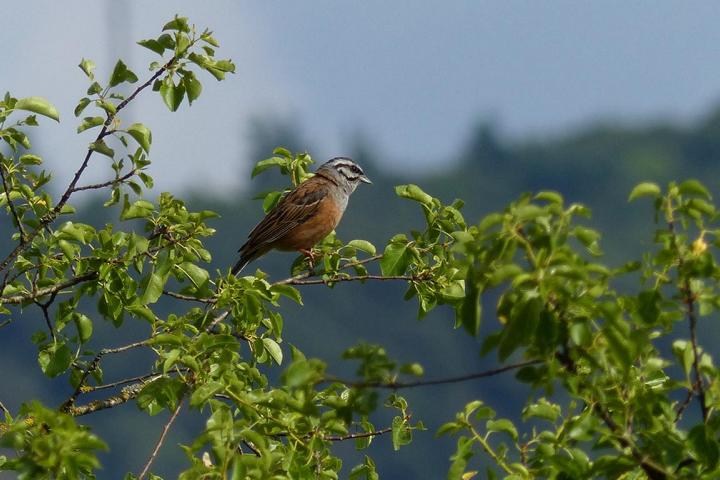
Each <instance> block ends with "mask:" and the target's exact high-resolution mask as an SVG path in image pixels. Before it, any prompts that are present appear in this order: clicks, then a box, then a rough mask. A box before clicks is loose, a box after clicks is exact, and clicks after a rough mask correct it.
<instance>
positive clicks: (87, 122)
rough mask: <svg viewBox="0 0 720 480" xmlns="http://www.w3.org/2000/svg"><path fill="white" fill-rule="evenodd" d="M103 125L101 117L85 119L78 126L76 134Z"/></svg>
mask: <svg viewBox="0 0 720 480" xmlns="http://www.w3.org/2000/svg"><path fill="white" fill-rule="evenodd" d="M103 123H105V119H104V118H103V117H85V118H83V120H82V123H80V125H78V127H77V133H80V132H84V131H85V130H87V129H88V128H93V127H97V126H98V125H102V124H103Z"/></svg>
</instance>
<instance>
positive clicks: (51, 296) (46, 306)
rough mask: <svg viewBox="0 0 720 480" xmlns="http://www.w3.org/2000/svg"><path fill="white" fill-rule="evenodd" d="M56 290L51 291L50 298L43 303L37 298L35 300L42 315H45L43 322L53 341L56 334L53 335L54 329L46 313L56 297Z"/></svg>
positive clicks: (55, 338) (55, 339)
mask: <svg viewBox="0 0 720 480" xmlns="http://www.w3.org/2000/svg"><path fill="white" fill-rule="evenodd" d="M57 294H58V292H57V291H56V292H53V293H52V294H51V295H50V299H49V300H48V301H47V302H45V303H40V302H38V301H37V300H35V304H36V305H37V306H38V307H40V308H41V309H42V312H43V317H45V323H46V324H47V327H48V330H50V336H51V337H52V339H53V342H56V341H57V336H56V335H55V329H54V328H53V324H52V322H51V321H50V314H49V313H48V309H49V308H50V305H52V303H53V302H54V301H55V297H57Z"/></svg>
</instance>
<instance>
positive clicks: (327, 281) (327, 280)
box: [282, 275, 429, 285]
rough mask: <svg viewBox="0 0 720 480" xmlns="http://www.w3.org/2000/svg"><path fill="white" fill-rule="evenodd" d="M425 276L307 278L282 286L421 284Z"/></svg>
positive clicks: (287, 282) (291, 281)
mask: <svg viewBox="0 0 720 480" xmlns="http://www.w3.org/2000/svg"><path fill="white" fill-rule="evenodd" d="M427 278H429V277H428V276H427V275H334V276H332V277H330V278H309V279H307V280H289V281H284V282H283V283H282V284H283V285H328V284H332V283H338V282H364V281H365V280H405V281H408V282H421V281H423V280H426V279H427Z"/></svg>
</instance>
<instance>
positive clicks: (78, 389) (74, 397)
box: [60, 339, 150, 415]
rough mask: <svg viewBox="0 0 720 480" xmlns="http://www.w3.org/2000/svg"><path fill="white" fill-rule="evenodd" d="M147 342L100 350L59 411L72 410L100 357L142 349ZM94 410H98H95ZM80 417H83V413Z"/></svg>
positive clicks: (147, 340)
mask: <svg viewBox="0 0 720 480" xmlns="http://www.w3.org/2000/svg"><path fill="white" fill-rule="evenodd" d="M149 340H150V339H146V340H142V341H140V342H135V343H131V344H129V345H124V346H122V347H115V348H103V349H102V350H100V351H99V352H98V354H97V355H95V358H94V359H93V361H92V362H90V365H88V366H87V368H86V369H85V371H84V372H83V374H82V377H80V381H79V382H78V386H77V387H76V388H75V391H74V392H73V393H72V395H70V397H69V398H68V399H67V400H65V401H64V402H63V404H62V405H60V410H61V411H63V412H70V411H71V408H73V405H74V404H75V400H77V398H78V396H79V395H80V393H82V390H83V386H84V385H85V381H86V380H87V378H88V376H89V375H90V374H91V373H92V372H93V371H94V370H95V369H96V368H98V365H99V364H100V360H101V359H102V357H104V356H105V355H109V354H112V353H121V352H126V351H128V350H131V349H133V348H138V347H143V346H145V345H147V344H148V342H149ZM142 385H144V383H143V384H141V386H142ZM138 391H139V390H138ZM133 398H134V397H133ZM125 401H127V400H125ZM120 403H124V402H120ZM109 406H114V405H109ZM103 408H108V407H103ZM95 410H99V408H96V409H95ZM95 410H92V411H95ZM88 413H90V412H88ZM71 414H72V413H71ZM82 415H84V413H83V414H82Z"/></svg>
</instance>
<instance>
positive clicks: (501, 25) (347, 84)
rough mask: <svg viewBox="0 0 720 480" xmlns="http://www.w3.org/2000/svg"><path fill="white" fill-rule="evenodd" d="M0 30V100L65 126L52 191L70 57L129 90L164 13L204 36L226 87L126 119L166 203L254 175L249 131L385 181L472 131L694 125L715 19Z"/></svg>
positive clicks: (488, 7)
mask: <svg viewBox="0 0 720 480" xmlns="http://www.w3.org/2000/svg"><path fill="white" fill-rule="evenodd" d="M3 12H4V17H5V19H6V20H9V21H6V22H5V23H4V26H3V28H2V30H0V44H1V45H2V46H3V56H4V59H3V62H2V66H1V67H0V88H1V89H2V90H10V91H11V92H12V93H13V94H14V95H15V96H17V97H22V96H29V95H42V96H45V97H47V98H48V99H50V100H51V101H53V102H54V103H55V104H56V105H57V106H58V108H59V109H60V112H61V117H62V122H61V124H60V125H59V126H58V125H49V124H50V122H44V123H45V124H46V125H48V128H45V129H44V130H43V138H44V141H43V142H42V145H40V144H38V147H41V153H43V154H44V155H45V157H46V160H47V161H48V163H49V166H50V167H51V168H60V169H61V170H62V171H63V172H64V174H65V175H69V174H70V171H71V169H72V168H75V167H76V166H77V164H78V162H79V161H80V159H81V158H82V153H83V150H84V148H85V146H86V144H87V142H89V141H90V140H91V138H90V134H89V133H86V134H84V135H82V136H80V137H78V136H77V135H76V134H75V133H74V131H75V127H76V126H77V121H76V119H75V118H74V116H73V114H72V110H73V108H74V105H75V103H76V101H77V99H78V98H80V97H81V96H82V95H83V94H84V90H85V89H86V87H87V84H86V80H85V78H84V76H83V74H82V73H81V72H80V70H79V69H78V68H76V67H75V66H76V65H77V64H78V62H79V60H80V59H81V58H82V57H86V58H91V59H93V60H94V61H95V62H96V63H97V64H98V72H99V74H100V75H101V76H104V77H103V78H106V77H107V75H108V74H109V71H110V69H111V68H112V65H113V64H114V62H115V59H116V58H117V57H118V56H122V57H123V58H124V59H125V60H126V62H127V63H128V64H129V65H130V66H131V67H132V68H133V69H135V71H136V73H138V75H139V76H140V78H141V79H143V78H146V76H147V70H146V67H145V65H147V63H148V62H149V61H150V60H151V59H153V55H154V54H152V53H151V52H150V51H147V50H145V49H143V48H140V47H138V46H135V45H134V43H133V42H134V41H135V40H138V39H141V38H149V37H155V36H157V35H158V34H159V30H160V28H161V26H162V25H163V23H164V22H165V21H166V20H168V19H169V18H171V17H172V15H173V14H174V13H180V14H182V15H185V16H189V17H190V19H191V21H193V22H194V23H196V24H197V25H198V26H201V27H204V26H210V27H212V28H213V29H214V31H215V33H216V35H215V36H216V37H217V38H218V39H219V40H220V42H221V44H222V47H221V48H220V50H219V55H221V56H228V57H231V58H232V59H233V60H234V61H235V62H236V64H237V67H238V69H237V72H238V73H237V74H236V75H234V76H232V77H230V79H229V80H228V81H227V82H223V83H220V84H217V82H215V80H214V79H212V78H211V77H209V76H206V75H203V83H204V87H205V88H204V90H203V95H202V96H201V97H200V99H199V100H198V102H197V103H196V104H194V105H193V106H192V107H191V108H189V109H188V108H187V106H186V105H184V106H183V107H182V108H181V110H182V111H180V112H178V113H177V114H170V113H168V112H167V111H166V109H165V107H164V106H163V105H162V102H161V100H160V98H159V96H157V95H154V94H153V95H147V94H146V95H143V96H142V97H140V98H138V100H137V101H136V102H135V105H134V107H133V109H132V110H131V111H130V112H129V113H128V114H126V115H124V116H123V121H124V123H125V124H129V123H132V122H134V121H138V120H141V121H143V122H144V123H146V124H147V125H148V126H149V127H150V128H151V129H152V131H153V136H154V145H153V148H152V150H151V154H152V155H151V158H152V159H153V161H154V165H153V170H152V172H153V173H154V174H155V176H156V180H157V184H158V187H159V188H160V189H162V190H166V189H174V188H178V187H181V186H187V185H194V186H196V187H198V186H199V187H200V188H205V186H206V185H213V187H214V188H226V187H234V186H237V185H239V184H241V183H242V181H243V180H241V178H240V176H241V175H243V174H244V173H246V172H247V168H249V167H247V165H249V164H250V162H252V161H255V160H257V159H250V158H248V156H247V149H246V145H247V140H248V138H247V134H248V122H249V120H250V119H252V118H257V117H258V116H265V115H273V116H278V117H281V118H290V119H292V121H293V122H296V123H297V124H298V125H299V126H300V127H301V130H302V132H304V133H305V134H306V136H307V137H308V138H309V140H310V141H311V142H312V146H313V147H314V148H315V150H313V151H312V152H311V153H313V154H314V156H315V157H316V158H318V159H323V158H324V157H326V156H328V155H332V154H340V153H343V151H342V148H343V146H344V145H347V142H348V139H349V138H351V137H352V136H353V135H354V134H356V133H357V132H363V134H364V135H365V136H366V137H369V138H371V139H372V140H373V141H374V143H375V145H376V147H377V148H378V150H379V151H380V152H382V153H384V154H386V155H387V163H388V164H390V165H391V166H395V167H397V166H398V165H400V164H403V162H412V164H413V165H415V164H420V165H422V164H430V163H434V162H441V161H446V160H447V159H448V158H450V157H451V155H452V154H453V153H455V150H456V149H457V147H458V146H459V145H460V144H461V143H462V142H463V140H464V139H465V138H466V137H467V135H468V133H469V130H470V128H471V127H472V125H473V124H474V123H476V122H477V121H479V120H481V119H492V120H493V121H496V122H497V123H498V124H499V125H500V126H501V127H502V130H503V131H504V132H506V133H509V134H512V135H527V134H532V135H534V136H538V135H544V134H552V133H556V132H560V131H563V130H564V129H568V128H573V127H577V126H581V125H582V124H585V123H587V122H589V121H591V120H592V119H593V118H597V117H603V118H620V119H624V120H640V119H646V118H652V117H654V116H657V115H661V116H663V117H667V118H679V119H692V118H694V117H696V116H697V115H700V114H702V113H703V112H705V111H707V110H708V109H709V108H710V107H711V106H713V105H714V103H715V102H716V101H717V100H718V99H720V29H718V28H717V19H718V18H719V17H718V13H720V5H719V4H717V3H715V2H710V1H707V2H682V3H681V2H657V1H653V2H650V1H636V2H626V1H603V2H594V3H590V2H577V1H571V0H567V1H565V0H563V1H560V0H553V1H547V2H537V1H507V0H502V1H477V0H476V1H471V0H466V1H445V2H440V1H435V2H429V1H419V0H415V1H409V0H408V1H393V2H387V1H380V0H371V1H368V0H365V1H362V2H352V1H331V0H325V1H313V2H298V1H292V2H291V1H285V2H281V1H274V2H261V1H255V2H246V1H213V2H197V1H195V2H191V1H174V2H169V1H155V2H129V1H119V0H115V1H114V2H111V1H109V0H108V1H98V0H93V1H85V2H81V1H73V2H58V1H53V0H45V1H31V2H12V3H8V4H7V5H4V6H3ZM148 93H150V92H148ZM96 163H97V164H96V170H95V171H94V173H93V174H94V175H95V178H106V177H107V175H108V174H109V171H108V168H107V164H106V162H105V163H103V160H97V162H96ZM243 165H245V170H243V169H242V168H241V166H243Z"/></svg>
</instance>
